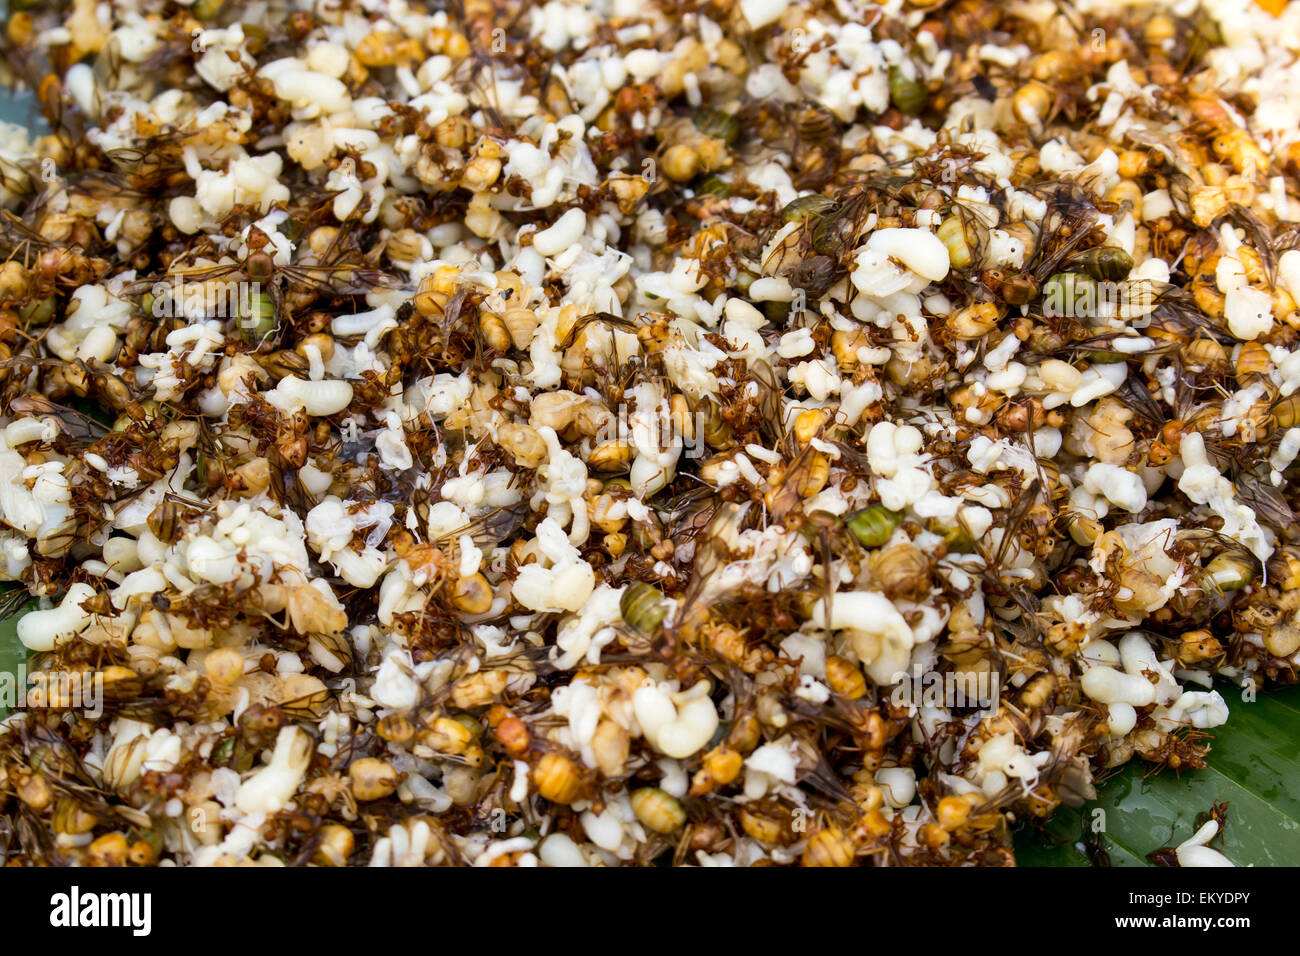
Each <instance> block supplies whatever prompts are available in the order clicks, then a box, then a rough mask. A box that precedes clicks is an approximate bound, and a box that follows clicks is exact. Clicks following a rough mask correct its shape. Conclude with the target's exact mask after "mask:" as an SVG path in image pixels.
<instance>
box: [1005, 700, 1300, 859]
mask: <svg viewBox="0 0 1300 956" xmlns="http://www.w3.org/2000/svg"><path fill="white" fill-rule="evenodd" d="M1219 691H1220V693H1222V694H1223V696H1224V699H1225V700H1227V702H1228V707H1229V708H1230V711H1231V714H1230V716H1229V717H1228V722H1227V723H1226V724H1225V725H1224V726H1222V727H1219V728H1216V729H1215V730H1214V731H1212V732H1211V733H1212V734H1213V746H1212V749H1211V751H1210V754H1209V756H1208V757H1207V758H1206V762H1207V763H1208V764H1209V766H1208V767H1207V768H1206V769H1204V770H1188V771H1183V772H1182V773H1174V772H1173V771H1170V770H1161V771H1160V772H1159V773H1153V772H1152V767H1151V765H1150V764H1147V763H1145V762H1144V761H1142V760H1140V759H1135V760H1133V761H1131V762H1130V763H1129V764H1127V765H1126V766H1125V767H1124V769H1122V770H1121V771H1120V772H1118V773H1117V774H1115V775H1114V776H1112V777H1110V778H1108V779H1107V780H1105V781H1104V782H1102V783H1100V784H1099V785H1098V787H1097V791H1098V795H1097V800H1095V801H1093V802H1091V803H1088V804H1087V805H1085V806H1083V807H1081V808H1079V809H1077V810H1075V809H1070V808H1068V807H1062V808H1060V809H1059V810H1057V812H1056V813H1054V814H1053V815H1052V817H1051V819H1050V820H1049V821H1048V822H1047V824H1046V825H1045V826H1042V827H1035V826H1031V825H1028V824H1022V825H1021V826H1020V828H1019V829H1018V831H1017V833H1016V861H1017V863H1018V864H1019V865H1020V866H1089V865H1107V864H1109V865H1113V866H1152V865H1156V864H1154V863H1153V862H1152V861H1150V860H1149V859H1148V854H1150V853H1152V852H1153V851H1155V850H1158V849H1162V848H1166V847H1171V846H1177V845H1178V844H1179V843H1181V842H1182V841H1184V840H1186V839H1187V838H1188V837H1190V836H1191V835H1192V834H1193V833H1194V832H1195V830H1196V827H1197V824H1198V819H1199V821H1200V822H1203V821H1204V819H1205V818H1206V816H1207V815H1208V813H1209V811H1210V809H1211V807H1212V806H1213V805H1214V804H1215V803H1226V804H1228V811H1227V820H1226V822H1225V824H1224V827H1223V831H1222V833H1221V835H1220V838H1219V839H1216V840H1215V841H1214V842H1213V843H1212V844H1211V846H1213V847H1214V848H1215V849H1217V850H1220V851H1221V852H1223V853H1224V854H1225V855H1226V856H1227V857H1228V859H1230V860H1231V861H1232V862H1233V863H1235V864H1237V865H1238V866H1249V865H1255V866H1295V865H1297V864H1300V746H1297V741H1300V687H1290V688H1285V689H1281V690H1274V691H1266V692H1263V693H1261V694H1259V695H1258V697H1257V698H1256V699H1255V700H1253V701H1248V700H1242V699H1241V691H1240V689H1239V688H1236V687H1234V686H1232V685H1229V684H1222V685H1221V686H1220V688H1219Z"/></svg>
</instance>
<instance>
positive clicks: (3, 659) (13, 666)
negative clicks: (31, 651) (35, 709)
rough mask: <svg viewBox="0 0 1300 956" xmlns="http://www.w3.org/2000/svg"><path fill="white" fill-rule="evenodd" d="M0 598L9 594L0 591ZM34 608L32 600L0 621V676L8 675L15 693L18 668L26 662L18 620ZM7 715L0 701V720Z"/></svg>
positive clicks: (25, 652) (25, 650)
mask: <svg viewBox="0 0 1300 956" xmlns="http://www.w3.org/2000/svg"><path fill="white" fill-rule="evenodd" d="M10 590H14V589H12V588H11V589H10ZM0 597H9V594H8V592H7V591H0ZM35 606H36V602H35V600H32V601H31V602H29V604H28V606H27V607H24V608H21V609H20V610H18V611H16V612H15V613H13V614H10V615H9V616H8V617H5V618H4V619H3V620H0V674H8V675H10V678H11V681H12V683H11V686H13V687H14V690H15V692H17V682H18V667H19V665H20V664H22V663H23V662H24V661H26V660H27V648H25V647H23V645H22V642H20V641H19V640H18V619H19V618H20V617H22V616H23V615H24V614H26V613H27V612H28V611H29V610H31V609H32V608H33V607H35ZM8 713H9V711H8V710H6V709H5V706H4V701H3V700H0V720H3V719H4V718H5V716H6V715H7V714H8Z"/></svg>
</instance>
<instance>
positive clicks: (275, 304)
mask: <svg viewBox="0 0 1300 956" xmlns="http://www.w3.org/2000/svg"><path fill="white" fill-rule="evenodd" d="M9 8H10V10H11V13H10V14H9V16H8V19H7V20H6V21H4V25H3V38H2V41H0V45H3V48H4V56H3V66H2V67H0V74H2V77H0V78H3V80H4V81H5V82H7V83H8V84H10V85H11V86H13V87H15V88H20V89H22V90H25V91H27V93H28V94H30V98H31V101H32V102H33V104H34V105H33V107H32V109H33V113H34V116H33V121H32V123H31V124H29V126H27V127H19V126H14V125H10V124H0V258H2V259H3V264H2V265H0V412H2V413H3V415H2V417H0V579H3V580H5V581H8V582H13V583H11V584H9V585H8V587H10V588H11V590H9V591H7V592H5V594H4V598H5V605H6V609H7V610H8V611H10V612H11V613H14V614H20V615H21V616H18V617H17V618H16V621H17V623H16V628H17V635H18V638H19V639H20V640H21V643H22V644H23V645H24V647H25V649H26V651H27V652H28V654H29V656H28V657H27V661H26V664H25V667H26V672H25V673H24V674H23V675H22V678H23V679H22V680H21V681H19V683H20V684H21V685H22V690H23V700H22V706H16V707H14V706H13V705H12V703H11V705H10V706H11V707H12V708H13V709H12V712H11V714H10V716H8V718H7V719H5V720H4V721H3V722H2V723H0V860H3V861H5V862H6V863H7V864H9V865H67V864H84V865H102V866H121V865H153V864H162V865H198V866H208V865H248V864H255V865H269V866H281V865H285V866H297V865H320V866H345V865H346V866H363V865H370V866H420V865H431V866H432V865H476V866H536V865H546V866H562V865H593V866H615V865H648V864H652V863H656V864H663V863H673V864H679V865H691V866H755V865H802V866H848V865H870V866H907V865H951V866H987V865H992V866H1000V865H1013V864H1014V862H1015V855H1014V851H1013V848H1012V842H1011V835H1012V833H1013V831H1014V830H1015V829H1016V828H1017V827H1024V826H1030V827H1032V826H1037V825H1041V823H1042V822H1043V821H1045V820H1046V819H1047V818H1048V817H1049V816H1050V815H1051V814H1052V813H1053V811H1054V810H1055V809H1056V808H1057V807H1059V806H1061V805H1062V804H1065V805H1068V806H1081V805H1083V804H1084V803H1085V802H1086V801H1088V800H1090V799H1091V798H1093V797H1094V796H1095V793H1096V791H1095V787H1094V785H1095V783H1096V782H1097V781H1098V780H1101V779H1103V778H1104V777H1105V776H1106V775H1107V774H1108V773H1111V772H1113V771H1114V770H1115V768H1118V767H1119V766H1120V765H1122V764H1124V763H1126V762H1127V761H1130V760H1139V761H1144V762H1146V763H1147V764H1149V765H1150V766H1151V767H1153V768H1155V769H1160V768H1165V769H1167V770H1168V772H1180V771H1189V770H1194V769H1196V768H1201V767H1204V766H1205V765H1206V762H1207V759H1208V760H1210V761H1212V760H1213V756H1212V755H1211V754H1210V749H1211V744H1212V739H1213V728H1215V727H1218V726H1220V725H1222V724H1223V723H1224V722H1225V721H1226V720H1227V719H1228V712H1229V704H1230V703H1234V701H1235V698H1237V697H1238V690H1240V696H1241V697H1242V699H1249V698H1250V695H1251V694H1253V693H1255V692H1256V691H1261V692H1262V691H1264V690H1265V689H1266V687H1267V686H1268V685H1270V684H1288V683H1293V682H1295V680H1296V675H1297V665H1298V663H1300V616H1298V615H1300V533H1298V532H1297V528H1298V527H1300V525H1298V523H1297V520H1296V515H1295V509H1297V508H1300V494H1298V491H1297V487H1296V485H1295V482H1294V479H1295V477H1296V474H1297V473H1296V470H1295V466H1294V462H1295V459H1296V457H1297V454H1298V453H1300V310H1298V309H1297V301H1300V224H1298V223H1297V220H1300V61H1298V59H1297V56H1298V52H1300V4H1291V5H1289V6H1287V5H1285V4H1283V3H1278V2H1274V0H1270V2H1264V0H1259V2H1227V0H1203V2H1199V3H1198V2H1197V0H1177V2H1174V3H1169V4H1166V3H1163V2H1157V3H1153V4H1151V5H1144V6H1133V5H1130V4H1124V3H1113V2H1110V0H1078V2H1075V3H1068V4H1067V3H1064V2H1046V0H1044V2H1039V0H1026V2H1012V3H1000V2H994V0H909V2H903V0H884V2H875V0H837V2H833V3H832V2H829V0H814V2H810V3H794V2H790V0H710V2H698V0H650V2H646V0H591V2H570V0H547V2H545V3H541V2H532V0H449V2H447V3H434V2H421V0H366V2H352V0H318V2H314V3H313V2H307V0H303V2H298V3H292V4H291V3H285V2H281V0H254V2H246V3H224V4H223V3H222V2H221V0H193V2H192V3H191V2H177V0H100V2H95V0H71V2H67V0H62V2H54V3H42V4H34V3H29V2H22V3H19V2H16V0H15V2H11V3H10V4H9ZM35 114H39V115H35ZM10 624H11V626H12V624H13V622H12V621H11V622H10ZM3 676H4V677H5V678H9V677H12V676H13V675H3ZM12 684H13V681H12V680H11V681H10V685H11V689H12ZM1198 839H1199V838H1198ZM1205 839H1208V836H1207V837H1205ZM1205 839H1201V840H1200V842H1202V843H1203V842H1205ZM1185 849H1186V848H1180V849H1179V850H1178V851H1177V852H1174V851H1170V852H1171V854H1172V856H1173V858H1174V859H1175V860H1176V861H1177V862H1181V863H1184V864H1185V865H1190V864H1193V863H1206V862H1209V863H1222V862H1226V861H1225V860H1224V858H1223V857H1222V855H1220V854H1219V853H1218V851H1216V850H1213V849H1211V848H1209V847H1204V846H1199V845H1196V846H1192V847H1191V848H1190V849H1187V851H1186V852H1185V851H1184V850H1185Z"/></svg>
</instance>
